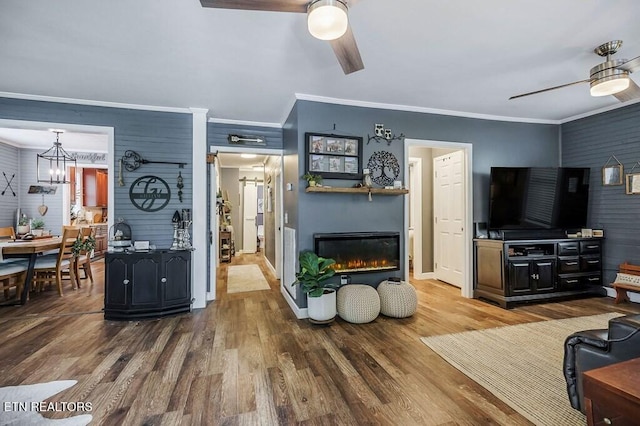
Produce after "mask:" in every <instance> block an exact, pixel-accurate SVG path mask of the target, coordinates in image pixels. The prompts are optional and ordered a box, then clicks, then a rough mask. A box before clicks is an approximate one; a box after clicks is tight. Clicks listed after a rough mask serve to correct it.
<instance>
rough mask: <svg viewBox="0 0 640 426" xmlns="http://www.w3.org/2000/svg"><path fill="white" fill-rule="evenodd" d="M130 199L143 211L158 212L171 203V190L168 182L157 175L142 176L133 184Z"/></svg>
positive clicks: (130, 189)
mask: <svg viewBox="0 0 640 426" xmlns="http://www.w3.org/2000/svg"><path fill="white" fill-rule="evenodd" d="M129 199H130V200H131V203H133V205H134V206H136V207H137V208H139V209H140V210H142V211H143V212H157V211H158V210H162V209H163V208H165V207H166V206H167V204H169V200H170V199H171V190H170V189H169V185H167V182H165V181H164V180H163V179H160V178H159V177H157V176H142V177H140V178H138V179H136V180H135V181H134V182H133V183H132V184H131V187H130V188H129Z"/></svg>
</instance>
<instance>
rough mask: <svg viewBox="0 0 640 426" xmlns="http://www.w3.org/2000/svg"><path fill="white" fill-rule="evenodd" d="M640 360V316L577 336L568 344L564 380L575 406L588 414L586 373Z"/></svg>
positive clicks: (610, 323)
mask: <svg viewBox="0 0 640 426" xmlns="http://www.w3.org/2000/svg"><path fill="white" fill-rule="evenodd" d="M638 357H640V315H629V316H624V317H619V318H614V319H612V320H610V321H609V328H608V329H604V330H585V331H579V332H577V333H573V334H572V335H570V336H569V337H567V339H566V340H565V344H564V377H565V379H566V381H567V392H568V393H569V401H570V402H571V406H572V407H573V408H575V409H576V410H580V411H582V412H583V413H584V411H585V408H584V402H583V393H582V373H584V372H585V371H588V370H593V369H594V368H599V367H604V366H606V365H609V364H615V363H616V362H622V361H626V360H629V359H632V358H638Z"/></svg>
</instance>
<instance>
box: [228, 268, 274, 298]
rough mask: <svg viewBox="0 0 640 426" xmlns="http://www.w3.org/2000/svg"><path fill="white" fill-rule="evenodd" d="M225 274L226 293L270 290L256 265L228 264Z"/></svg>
mask: <svg viewBox="0 0 640 426" xmlns="http://www.w3.org/2000/svg"><path fill="white" fill-rule="evenodd" d="M227 274H228V275H227V293H241V292H244V291H255V290H271V287H269V283H268V282H267V280H266V279H265V278H264V275H262V271H261V270H260V267H259V266H258V265H233V266H229V268H228V269H227Z"/></svg>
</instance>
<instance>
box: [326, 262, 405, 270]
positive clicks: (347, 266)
mask: <svg viewBox="0 0 640 426" xmlns="http://www.w3.org/2000/svg"><path fill="white" fill-rule="evenodd" d="M396 267H397V265H395V264H391V263H390V262H389V261H388V260H387V259H371V260H363V259H353V260H348V261H345V262H336V263H335V264H334V266H333V269H334V270H335V271H336V272H356V271H375V270H385V269H395V268H396Z"/></svg>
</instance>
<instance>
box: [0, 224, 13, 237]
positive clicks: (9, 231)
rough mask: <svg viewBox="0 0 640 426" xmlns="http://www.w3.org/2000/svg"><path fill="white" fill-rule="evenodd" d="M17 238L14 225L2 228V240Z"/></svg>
mask: <svg viewBox="0 0 640 426" xmlns="http://www.w3.org/2000/svg"><path fill="white" fill-rule="evenodd" d="M5 238H6V239H12V240H15V239H16V231H15V230H14V229H13V226H5V227H3V228H0V240H3V239H5Z"/></svg>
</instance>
